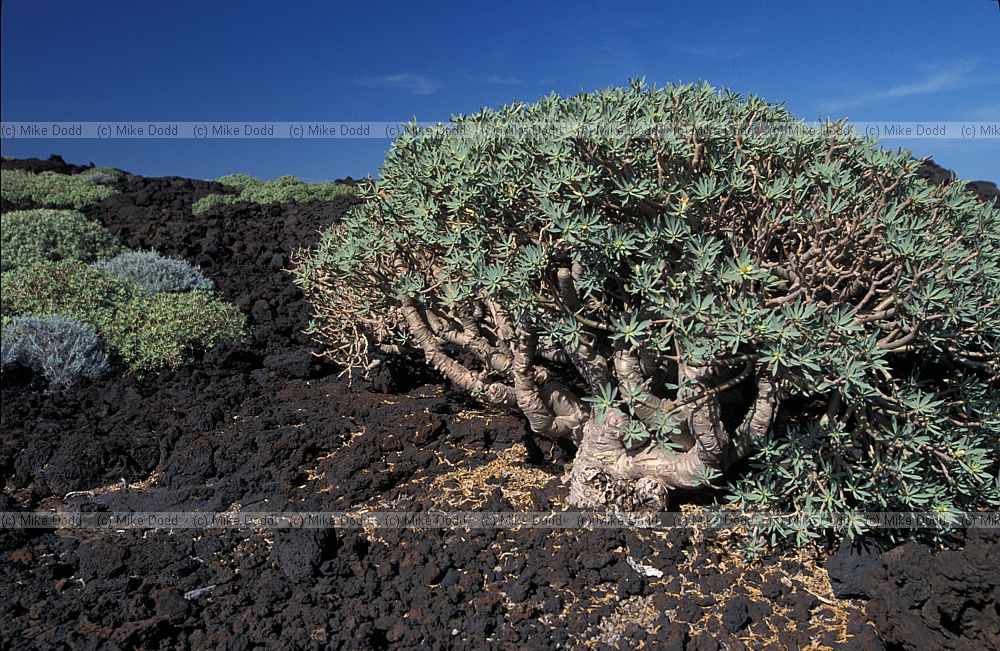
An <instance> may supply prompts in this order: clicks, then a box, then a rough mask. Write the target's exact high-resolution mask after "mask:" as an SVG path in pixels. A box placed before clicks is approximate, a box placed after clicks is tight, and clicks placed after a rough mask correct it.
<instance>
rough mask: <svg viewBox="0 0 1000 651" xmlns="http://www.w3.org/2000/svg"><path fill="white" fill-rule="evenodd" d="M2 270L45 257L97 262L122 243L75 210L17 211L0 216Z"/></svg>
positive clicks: (118, 249)
mask: <svg viewBox="0 0 1000 651" xmlns="http://www.w3.org/2000/svg"><path fill="white" fill-rule="evenodd" d="M0 246H2V254H0V271H7V270H9V269H15V268H17V267H21V266H24V265H27V264H32V263H35V262H41V261H43V260H53V261H54V260H81V261H83V262H93V261H94V260H97V259H100V258H107V257H111V256H114V255H115V254H117V253H118V252H119V251H122V250H123V249H124V248H125V247H124V246H122V244H121V242H119V241H118V240H117V239H116V238H115V237H114V236H113V235H112V234H111V233H109V232H108V230H107V229H106V228H104V226H102V225H101V224H98V223H96V222H94V221H91V220H89V219H87V218H86V217H85V216H84V215H82V214H81V213H78V212H76V211H74V210H52V209H48V208H40V209H37V210H16V211H12V212H8V213H4V214H3V215H0Z"/></svg>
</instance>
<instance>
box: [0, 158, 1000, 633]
mask: <svg viewBox="0 0 1000 651" xmlns="http://www.w3.org/2000/svg"><path fill="white" fill-rule="evenodd" d="M3 165H4V167H5V168H6V167H13V166H17V167H21V168H23V169H31V170H34V171H41V170H44V169H49V170H52V171H58V172H63V173H65V172H67V171H73V169H75V168H74V167H73V166H67V165H66V164H65V163H64V162H63V161H61V159H59V160H55V159H50V160H49V161H4V162H3ZM939 169H940V168H938V170H939ZM928 170H929V171H928V174H930V175H933V174H939V172H938V171H937V170H935V169H933V168H928ZM941 172H943V170H942V171H941ZM939 175H940V174H939ZM119 189H120V190H121V191H122V194H119V195H117V196H114V197H111V198H109V199H106V200H105V201H103V202H102V203H101V204H99V205H97V206H94V207H92V208H91V209H89V210H87V211H86V212H87V213H88V215H89V216H90V217H91V218H93V219H95V220H98V221H100V222H102V223H104V224H105V225H107V227H108V228H109V229H110V230H111V231H112V232H113V233H114V234H115V235H117V236H118V237H120V238H121V239H122V241H123V242H124V243H125V244H126V245H128V246H129V247H132V248H149V247H152V248H155V249H157V250H158V251H160V252H162V253H165V254H167V255H171V256H176V257H183V258H185V259H187V260H188V261H190V262H192V263H195V264H198V265H200V266H201V267H202V269H203V270H204V272H205V274H206V275H207V276H209V277H210V278H211V279H212V280H214V281H215V283H216V285H217V286H218V287H219V290H220V292H221V293H222V294H223V295H224V296H225V297H226V298H227V299H229V300H231V301H233V302H234V303H236V304H237V305H239V306H240V307H241V308H242V309H243V310H244V311H245V312H246V313H247V314H248V317H249V321H250V324H251V328H252V333H253V335H252V339H251V341H249V342H248V343H247V344H245V345H240V346H230V347H224V348H219V349H216V350H213V351H210V352H208V353H206V354H205V355H204V356H203V358H202V359H200V360H198V362H197V363H195V364H192V365H189V366H186V367H184V368H181V369H178V370H176V371H169V372H164V373H160V374H159V375H156V376H153V377H148V378H145V379H136V378H134V377H108V378H105V379H102V380H100V381H97V382H92V383H87V384H84V385H81V386H77V387H75V388H72V389H68V390H48V389H47V388H46V387H45V386H44V385H42V384H40V383H39V382H38V381H36V380H34V379H33V378H31V377H28V376H24V375H14V376H11V377H7V378H5V379H4V382H3V385H2V398H3V408H2V422H0V489H2V493H0V511H15V510H61V511H80V510H86V511H98V510H112V511H126V510H136V511H172V510H173V511H179V510H203V511H240V510H243V511H282V510H289V511H310V510H311V511H338V510H348V509H365V508H367V509H380V510H389V509H392V510H429V509H442V510H468V509H483V510H494V511H513V510H527V511H542V510H551V509H559V508H562V502H561V499H562V495H563V491H562V488H561V486H560V483H559V478H560V476H561V473H562V470H563V464H565V463H566V462H567V461H568V459H567V458H566V457H565V456H564V454H563V453H562V452H561V451H560V450H558V449H556V450H549V449H548V447H547V446H543V447H539V446H538V445H536V444H535V443H534V442H533V441H532V439H531V438H530V437H529V436H528V432H527V429H526V427H525V424H524V422H523V421H522V419H520V418H518V417H516V416H514V415H510V414H503V413H498V412H491V411H487V410H484V409H482V408H481V407H479V406H478V405H476V404H475V403H472V402H470V401H469V400H467V399H466V398H464V397H462V396H460V395H458V394H455V393H453V392H452V391H451V390H450V389H449V388H448V387H447V386H446V385H445V384H444V383H443V382H442V381H441V380H440V379H439V378H436V377H434V376H433V375H431V374H429V373H427V372H426V371H425V370H423V369H422V368H421V367H419V366H417V365H412V364H402V363H401V364H399V365H397V366H395V367H392V368H389V369H386V370H385V371H384V372H383V373H382V374H381V375H379V376H378V377H375V378H373V379H371V380H370V381H368V382H365V383H358V382H355V383H353V385H352V386H350V387H349V386H348V385H347V382H346V380H345V379H343V378H341V377H338V372H337V369H335V368H333V367H331V366H329V365H327V364H324V363H323V362H321V361H319V360H318V359H317V358H316V357H315V356H313V354H312V353H313V350H312V348H311V345H310V342H309V340H308V338H307V337H306V336H305V335H303V334H302V330H303V329H304V328H305V327H306V324H307V323H308V320H309V310H308V306H307V305H306V303H305V302H304V301H303V297H302V295H301V293H300V292H299V291H298V290H297V289H296V288H295V287H294V286H293V285H292V283H291V279H290V277H289V275H288V273H287V272H286V271H284V269H286V268H287V267H288V266H289V253H290V252H291V251H293V250H294V249H296V248H297V247H300V246H307V245H309V244H311V243H313V242H315V241H316V238H317V237H318V232H319V230H320V229H322V228H323V227H324V226H326V225H328V224H330V223H331V222H333V221H335V220H336V219H338V218H339V217H340V215H342V214H343V212H344V211H345V210H346V209H347V208H348V207H349V206H350V205H351V203H352V201H353V199H351V198H344V199H342V200H339V201H336V202H333V203H329V204H323V205H319V204H313V205H276V206H258V205H251V204H236V205H232V206H222V207H219V208H216V209H213V210H211V211H209V212H207V213H204V214H201V215H198V216H197V217H195V216H192V215H191V210H190V207H191V204H192V203H193V202H194V201H195V200H197V199H198V198H200V197H202V196H205V195H206V194H211V193H213V192H218V191H220V189H222V188H221V187H220V186H218V184H215V183H211V182H204V181H194V180H189V179H181V178H157V179H154V178H141V177H135V176H131V175H128V176H126V177H125V178H124V179H123V180H122V181H121V182H120V183H119ZM976 189H977V190H978V191H980V192H981V194H982V195H983V196H984V197H996V196H997V194H996V186H992V184H981V185H980V186H979V187H978V188H976ZM991 192H992V193H993V194H992V195H991V194H990V193H991ZM18 207H22V206H18ZM11 208H14V206H10V205H4V206H3V209H4V210H7V209H11ZM122 480H124V481H122ZM681 508H685V509H686V508H696V505H694V504H686V505H682V506H681ZM998 549H1000V537H998V536H997V533H996V531H994V532H992V533H991V532H987V531H979V532H975V533H973V534H970V535H969V537H968V539H967V540H966V542H965V546H964V549H962V550H959V551H952V552H944V553H939V554H934V555H932V554H931V552H930V550H928V549H927V548H925V547H922V546H920V545H913V544H908V545H903V546H900V547H897V548H895V549H891V550H888V551H883V550H881V549H877V548H868V549H864V550H854V549H851V548H847V547H845V548H843V549H841V550H831V551H830V552H786V553H782V554H773V555H771V556H768V557H767V558H764V559H761V560H758V561H756V562H753V563H750V562H747V561H745V560H743V559H741V558H740V557H739V555H738V554H736V553H735V552H734V551H733V548H732V546H731V544H730V540H729V539H728V537H727V535H726V534H725V533H722V532H711V531H708V532H704V531H690V530H670V531H665V532H664V531H661V532H653V531H648V530H624V529H615V530H594V531H581V530H543V529H522V530H485V529H473V530H460V529H459V530H421V529H409V530H407V529H388V530H387V529H380V530H370V531H367V530H362V529H339V530H284V531H276V530H271V531H258V532H252V531H244V530H212V531H205V530H198V531H192V530H175V531H167V530H157V531H143V530H132V531H125V532H103V531H88V530H3V529H0V584H2V585H3V586H4V589H3V590H2V591H0V648H11V649H29V648H43V649H44V648H56V647H59V648H64V647H69V648H144V649H157V648H177V647H181V648H206V647H211V648H232V649H245V648H252V647H258V646H259V647H268V648H331V647H332V648H340V647H347V648H359V647H371V648H443V647H447V648H476V649H479V648H484V647H493V648H500V649H506V648H515V647H516V648H553V647H570V648H579V647H589V648H638V647H644V646H645V647H655V648H666V649H705V650H714V649H743V648H750V649H758V648H778V649H781V648H787V649H881V648H889V649H986V648H998V647H1000V633H998V631H1000V611H998V605H997V604H1000V576H998V574H1000V571H998V569H997V565H996V563H995V553H996V552H997V550H998ZM630 558H631V559H636V560H640V561H641V562H642V563H644V564H646V565H650V566H653V567H655V568H657V569H658V570H660V571H661V572H662V573H663V576H662V577H652V576H641V575H640V574H639V573H638V572H637V571H636V570H635V569H633V567H632V566H631V565H630V563H629V559H630ZM991 561H992V562H991ZM828 568H829V571H830V572H829V574H828V571H827V569H828ZM831 575H832V576H833V578H834V580H833V581H831ZM206 588H210V589H206Z"/></svg>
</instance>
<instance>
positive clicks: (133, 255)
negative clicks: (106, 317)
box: [94, 251, 215, 294]
mask: <svg viewBox="0 0 1000 651" xmlns="http://www.w3.org/2000/svg"><path fill="white" fill-rule="evenodd" d="M94 266H96V267H98V268H99V269H103V270H104V271H108V272H110V273H113V274H114V275H116V276H118V277H119V278H122V279H123V280H128V281H131V282H134V283H136V284H138V285H139V286H140V287H142V288H143V289H144V290H146V292H148V293H150V294H156V293H159V292H188V291H192V290H202V291H211V290H213V289H215V285H214V284H213V283H212V281H211V280H209V279H208V278H205V276H204V275H202V273H201V271H200V270H199V269H198V268H197V267H193V266H192V265H190V264H188V263H187V262H185V261H184V260H174V259H173V258H166V257H164V256H162V255H160V254H159V253H157V252H156V251H125V252H123V253H119V254H118V255H117V256H115V257H114V258H111V259H110V260H99V261H98V262H96V263H94Z"/></svg>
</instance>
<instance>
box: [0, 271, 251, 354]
mask: <svg viewBox="0 0 1000 651" xmlns="http://www.w3.org/2000/svg"><path fill="white" fill-rule="evenodd" d="M0 289H2V292H0V314H2V317H3V323H4V324H8V323H10V322H12V321H13V320H14V319H16V318H17V317H21V316H26V315H30V316H35V317H44V316H49V315H53V314H58V315H62V316H65V317H68V318H71V319H75V320H77V321H80V322H82V323H87V324H90V325H91V326H93V327H94V329H95V331H96V332H97V334H98V335H99V336H100V337H101V338H102V339H103V340H104V341H105V345H106V349H107V351H108V352H109V353H110V354H111V358H112V362H114V363H116V364H119V365H121V366H124V367H125V368H127V369H128V370H130V371H132V372H134V373H139V374H143V373H147V372H150V371H155V370H159V369H162V368H170V367H176V366H179V365H181V364H183V363H186V362H188V361H191V360H192V359H193V358H194V355H195V353H196V351H198V350H204V349H209V348H212V347H214V346H217V345H219V344H223V343H229V342H237V341H241V340H243V339H245V337H246V325H245V319H244V317H243V315H242V314H241V313H240V312H239V310H238V309H237V308H236V307H235V306H233V305H230V304H228V303H226V302H224V301H221V300H219V299H218V298H215V297H214V296H213V295H212V294H210V293H208V292H204V291H193V292H179V293H165V292H164V293H157V294H149V293H147V292H146V291H145V290H144V289H143V288H142V287H141V286H139V285H138V284H136V283H134V282H130V281H127V280H123V279H121V278H119V277H118V276H116V275H115V274H113V273H110V272H108V271H105V270H103V269H100V268H98V267H96V266H93V265H87V264H83V263H81V262H79V261H76V260H63V261H60V262H41V263H37V264H34V265H29V266H25V267H20V268H18V269H15V270H12V271H7V272H4V273H3V274H0Z"/></svg>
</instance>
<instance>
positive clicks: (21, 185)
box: [0, 170, 117, 210]
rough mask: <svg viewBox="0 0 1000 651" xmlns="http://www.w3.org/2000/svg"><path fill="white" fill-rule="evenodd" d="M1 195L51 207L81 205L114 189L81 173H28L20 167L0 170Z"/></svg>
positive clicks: (8, 198) (112, 191) (102, 197)
mask: <svg viewBox="0 0 1000 651" xmlns="http://www.w3.org/2000/svg"><path fill="white" fill-rule="evenodd" d="M0 186H2V190H0V192H2V195H3V198H4V199H6V200H8V201H10V202H12V203H19V202H22V201H31V202H33V203H35V204H38V205H39V206H47V207H51V208H76V209H78V210H79V209H80V208H84V207H86V206H89V205H92V204H95V203H98V202H99V201H101V200H103V199H106V198H107V197H110V196H112V195H114V194H117V191H116V190H114V189H112V188H109V187H107V186H105V185H101V184H99V183H95V182H94V181H93V180H91V179H88V178H85V177H82V176H68V175H66V174H32V173H30V172H25V171H23V170H0Z"/></svg>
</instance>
